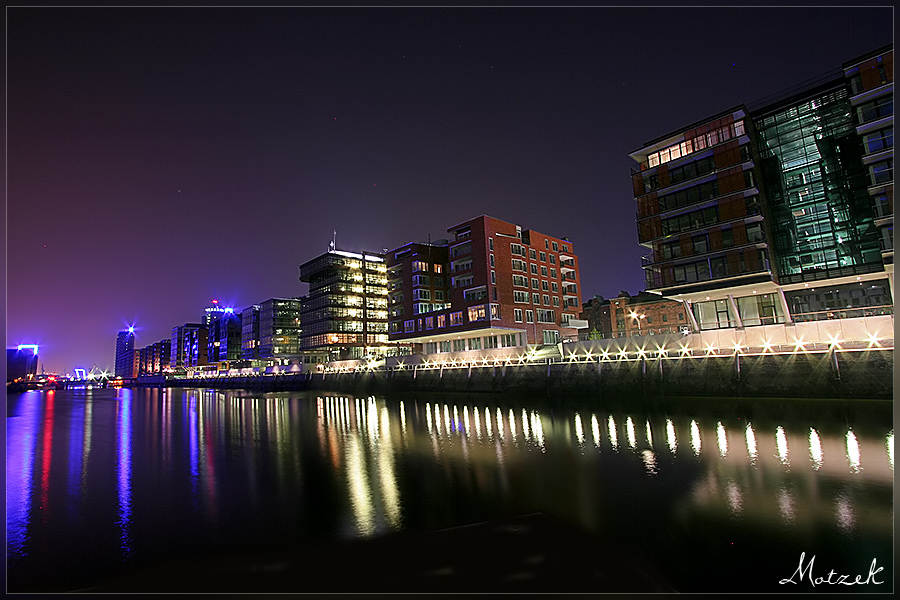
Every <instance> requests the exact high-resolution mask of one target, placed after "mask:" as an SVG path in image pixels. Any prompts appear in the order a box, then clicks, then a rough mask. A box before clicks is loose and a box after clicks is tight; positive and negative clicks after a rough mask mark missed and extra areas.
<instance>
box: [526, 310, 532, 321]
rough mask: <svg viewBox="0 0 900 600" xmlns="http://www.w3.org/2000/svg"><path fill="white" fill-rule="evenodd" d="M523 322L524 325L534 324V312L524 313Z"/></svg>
mask: <svg viewBox="0 0 900 600" xmlns="http://www.w3.org/2000/svg"><path fill="white" fill-rule="evenodd" d="M525 322H526V323H534V311H533V310H526V311H525Z"/></svg>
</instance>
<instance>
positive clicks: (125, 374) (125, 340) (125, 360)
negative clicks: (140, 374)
mask: <svg viewBox="0 0 900 600" xmlns="http://www.w3.org/2000/svg"><path fill="white" fill-rule="evenodd" d="M137 363H138V357H137V356H136V355H135V352H134V327H129V328H128V329H126V330H123V331H120V332H119V334H118V335H117V336H116V372H115V375H116V377H121V378H122V379H132V378H134V377H136V376H137V368H136V365H137Z"/></svg>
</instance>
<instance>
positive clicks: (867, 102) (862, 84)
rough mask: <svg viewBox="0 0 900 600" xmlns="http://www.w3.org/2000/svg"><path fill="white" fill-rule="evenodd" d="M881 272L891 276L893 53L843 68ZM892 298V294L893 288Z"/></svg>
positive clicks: (870, 56) (883, 52)
mask: <svg viewBox="0 0 900 600" xmlns="http://www.w3.org/2000/svg"><path fill="white" fill-rule="evenodd" d="M844 76H845V77H846V78H847V79H848V80H849V82H850V105H851V106H852V107H853V116H854V124H855V125H856V134H857V135H858V136H860V137H861V138H862V140H863V146H862V151H863V156H862V162H863V165H864V166H865V168H866V176H867V177H868V181H867V184H868V193H869V196H871V198H872V208H873V210H874V213H875V227H876V228H877V231H878V240H879V243H880V250H881V257H882V261H883V262H884V268H885V271H886V272H888V273H890V276H891V280H893V273H894V50H893V47H890V48H883V49H881V50H878V51H876V52H872V53H871V54H868V55H865V56H862V57H860V58H858V59H856V60H852V61H849V62H847V63H845V64H844ZM891 287H892V294H893V285H892V286H891Z"/></svg>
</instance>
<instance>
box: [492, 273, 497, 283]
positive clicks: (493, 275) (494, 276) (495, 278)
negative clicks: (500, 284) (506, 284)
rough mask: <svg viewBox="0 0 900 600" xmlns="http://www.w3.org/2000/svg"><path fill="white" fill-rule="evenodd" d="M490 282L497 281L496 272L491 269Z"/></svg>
mask: <svg viewBox="0 0 900 600" xmlns="http://www.w3.org/2000/svg"><path fill="white" fill-rule="evenodd" d="M491 283H497V272H496V271H491Z"/></svg>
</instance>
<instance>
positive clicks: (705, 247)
mask: <svg viewBox="0 0 900 600" xmlns="http://www.w3.org/2000/svg"><path fill="white" fill-rule="evenodd" d="M691 245H692V246H693V247H694V254H706V253H707V252H708V251H709V241H708V240H707V238H706V236H705V235H695V236H694V237H692V238H691Z"/></svg>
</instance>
